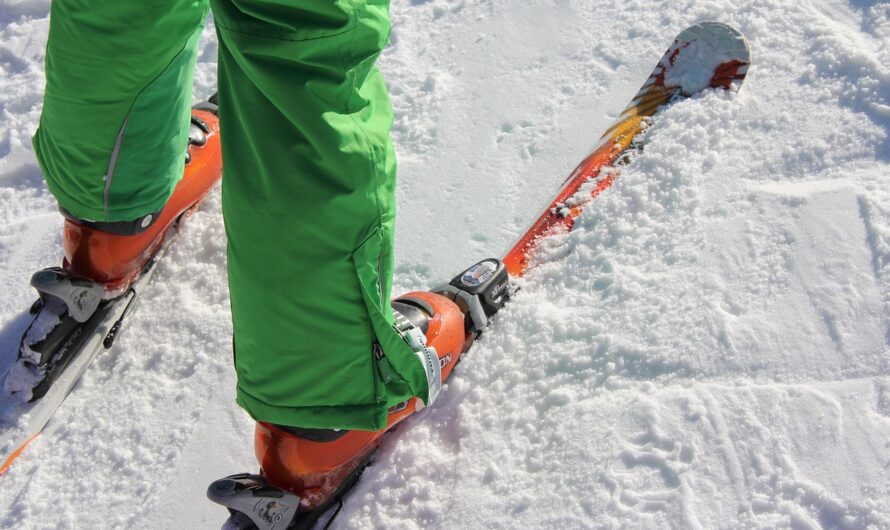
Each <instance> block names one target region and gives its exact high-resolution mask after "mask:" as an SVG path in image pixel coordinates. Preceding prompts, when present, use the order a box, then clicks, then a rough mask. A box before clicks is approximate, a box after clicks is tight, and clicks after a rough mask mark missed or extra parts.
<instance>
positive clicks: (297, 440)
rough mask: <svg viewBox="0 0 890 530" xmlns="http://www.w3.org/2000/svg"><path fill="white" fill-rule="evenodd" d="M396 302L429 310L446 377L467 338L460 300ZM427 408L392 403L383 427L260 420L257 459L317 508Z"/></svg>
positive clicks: (423, 297)
mask: <svg viewBox="0 0 890 530" xmlns="http://www.w3.org/2000/svg"><path fill="white" fill-rule="evenodd" d="M393 305H394V306H395V307H399V306H400V305H401V306H404V305H408V306H409V307H412V308H417V309H418V310H420V311H423V312H424V313H425V316H426V318H427V322H428V324H427V327H426V330H425V335H426V338H427V347H428V348H435V350H436V352H437V354H438V356H439V365H440V366H441V368H442V380H443V381H445V380H446V379H447V378H448V376H449V375H450V374H451V371H452V370H453V369H454V365H455V364H457V362H458V360H459V359H460V355H461V354H462V353H463V347H464V344H465V342H466V330H465V327H464V315H463V313H461V311H460V309H459V308H458V306H457V304H455V303H454V302H453V301H452V300H449V299H448V298H446V297H444V296H442V295H438V294H433V293H428V292H416V293H410V294H407V295H405V296H403V297H401V298H399V299H398V300H396V301H395V302H394V303H393ZM398 320H401V319H398ZM406 320H407V319H406ZM399 325H404V324H403V323H399V324H397V326H399ZM409 325H414V324H413V323H411V324H409ZM403 331H404V330H403ZM422 408H423V403H422V402H421V401H420V400H418V399H417V398H411V399H410V400H408V401H406V402H403V403H400V404H398V405H396V406H394V407H392V408H391V409H390V411H389V416H388V419H387V425H386V429H384V430H380V431H328V430H322V429H293V428H288V427H282V426H275V425H271V424H267V423H262V422H261V423H257V427H256V434H255V438H254V448H255V452H256V457H257V461H259V463H260V466H261V468H262V473H263V474H264V475H265V476H266V477H267V479H268V482H269V484H270V485H273V486H278V487H280V488H283V489H286V490H289V491H292V492H294V493H296V494H297V495H299V496H300V499H301V500H300V509H301V510H304V511H306V510H314V509H316V508H319V507H320V506H322V505H324V504H325V502H326V501H328V500H329V499H330V498H331V497H332V496H333V495H334V493H336V491H337V489H338V488H339V486H340V484H341V483H343V482H344V481H345V480H346V479H347V478H348V477H349V476H350V475H352V474H353V473H354V472H355V471H356V469H357V468H358V467H359V466H360V464H361V463H362V462H364V461H365V460H366V459H367V458H368V457H369V456H370V455H371V453H373V452H374V450H375V449H377V446H378V445H379V443H380V440H381V438H382V436H383V435H384V434H385V433H386V432H387V431H388V430H390V429H392V428H393V427H394V426H395V425H397V424H398V423H399V422H401V421H402V420H404V419H405V418H407V417H408V416H410V415H411V414H412V413H414V412H415V411H417V410H420V409H422Z"/></svg>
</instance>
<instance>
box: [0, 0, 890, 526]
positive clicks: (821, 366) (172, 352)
mask: <svg viewBox="0 0 890 530" xmlns="http://www.w3.org/2000/svg"><path fill="white" fill-rule="evenodd" d="M0 5H2V9H0V69H2V76H0V115H2V125H0V283H2V285H4V296H3V297H0V322H2V323H3V324H0V366H6V365H8V363H9V362H10V360H11V358H13V357H14V356H15V350H16V348H17V346H18V341H19V337H20V336H21V333H22V332H23V331H24V329H25V327H26V326H27V322H28V319H27V309H28V307H29V306H30V304H31V302H32V301H33V297H34V294H33V293H32V291H31V290H30V288H29V287H28V278H29V277H30V274H31V273H32V272H33V271H34V270H35V269H37V268H39V267H43V266H49V265H56V264H57V263H58V260H59V254H60V230H59V228H60V216H59V215H58V214H57V213H56V210H55V204H54V202H53V200H52V197H51V196H50V195H49V193H48V192H47V190H46V188H45V186H44V184H43V183H42V180H41V177H40V172H39V169H38V167H37V164H36V161H35V159H34V154H33V151H32V150H31V147H30V140H29V139H30V136H31V135H32V134H33V132H34V129H35V127H36V124H37V120H38V117H39V111H40V101H41V92H42V84H43V67H42V59H43V46H44V44H45V39H46V32H47V15H48V11H49V2H48V1H31V0H29V1H27V2H25V1H11V0H6V1H4V2H2V3H0ZM393 18H394V22H395V29H394V33H393V37H392V41H393V43H392V46H391V47H390V48H388V49H387V50H386V51H385V53H384V56H383V58H382V59H381V62H380V66H381V68H382V69H383V71H384V73H385V75H386V76H387V79H388V82H389V84H390V87H391V91H392V99H393V104H394V107H395V109H396V124H395V127H394V136H395V141H396V145H397V149H398V151H399V157H400V182H399V187H398V200H399V204H398V205H399V218H398V221H397V222H398V226H397V230H398V233H397V250H396V252H397V255H396V261H397V268H396V277H395V283H396V286H397V290H398V291H404V290H408V289H414V288H423V287H428V286H431V285H434V284H437V283H439V282H441V281H442V280H444V279H446V278H449V277H450V276H451V275H452V274H454V273H455V272H457V271H459V270H461V269H462V268H464V267H465V266H467V265H469V264H471V263H473V262H475V261H476V260H478V259H479V258H483V257H487V256H490V255H498V254H500V253H502V252H503V251H504V250H505V249H506V248H508V246H509V245H510V244H511V243H512V242H513V241H514V239H515V238H516V237H517V236H518V235H519V234H520V233H521V232H522V230H523V229H524V228H525V226H527V225H528V224H529V223H530V222H531V221H532V219H533V218H534V217H535V215H536V214H537V213H538V210H539V209H540V208H541V207H542V206H543V204H545V203H546V202H547V200H548V199H549V196H550V194H551V193H552V191H553V190H555V189H556V188H557V187H558V186H559V184H560V183H561V182H562V180H563V179H564V178H565V176H566V175H568V174H569V172H570V171H571V170H572V169H573V167H574V166H575V164H576V163H577V162H578V161H580V159H581V158H582V157H583V156H584V155H585V154H586V153H587V152H588V150H589V149H590V147H592V146H593V145H594V144H595V143H596V140H597V138H599V136H600V134H601V133H602V132H603V131H604V130H605V129H606V128H607V127H608V126H609V124H610V123H611V122H612V120H613V119H614V118H615V117H616V116H617V114H618V113H620V112H621V110H622V109H623V108H624V106H625V104H626V103H627V102H628V100H629V99H630V98H631V97H632V96H633V94H635V93H636V91H637V89H638V88H639V86H640V84H641V83H642V82H643V81H644V80H645V79H646V77H647V76H648V75H649V72H650V71H651V69H652V66H653V65H654V64H655V62H656V61H657V60H658V58H659V57H660V56H661V54H662V53H663V52H664V50H665V49H666V48H667V47H668V45H670V43H671V42H670V41H671V38H672V37H673V36H674V35H675V34H676V33H677V32H679V31H680V30H682V29H683V28H685V27H686V26H688V25H689V24H691V23H693V22H696V21H699V20H706V19H715V20H720V21H722V22H726V23H728V24H731V25H733V26H736V27H738V28H739V29H740V30H741V31H742V32H743V33H744V34H745V35H746V36H747V37H748V38H749V40H750V41H751V46H752V52H753V57H754V61H755V63H754V66H752V68H751V70H750V73H749V75H748V78H747V81H746V82H745V85H744V87H743V88H742V89H741V90H740V91H739V92H738V93H723V92H707V93H704V94H702V95H699V96H696V97H694V98H692V99H690V100H686V101H682V102H680V103H678V104H676V105H674V106H673V107H671V108H670V109H669V110H668V111H667V112H665V113H663V114H662V115H659V116H658V119H656V120H655V121H654V123H653V125H652V126H651V127H650V128H649V129H648V131H647V133H646V134H648V135H649V143H648V145H647V146H646V149H645V152H644V154H643V156H640V157H638V158H636V159H635V160H634V161H633V163H632V164H631V165H630V166H628V167H627V168H625V169H623V171H622V174H621V175H620V177H619V178H618V179H617V180H616V182H615V184H613V186H612V187H611V188H610V189H609V190H608V191H606V192H605V193H603V194H602V195H600V197H598V198H597V199H596V200H595V201H593V202H591V203H590V204H588V205H587V207H586V209H585V211H584V213H583V214H582V216H581V217H580V218H579V220H578V227H577V229H576V230H575V231H573V232H572V233H570V234H566V235H559V236H556V237H554V238H552V239H551V240H549V241H547V242H546V244H545V245H544V246H543V248H542V249H541V252H540V253H539V254H538V255H537V256H536V257H537V259H538V261H539V262H540V266H539V267H538V268H537V269H536V270H535V271H534V272H533V273H531V274H530V275H529V276H528V277H527V278H526V279H524V280H523V281H522V282H521V286H522V290H521V291H520V294H519V295H518V296H517V297H516V299H515V300H514V301H513V302H512V303H511V304H510V305H509V306H508V307H507V308H506V309H505V310H504V312H503V313H502V314H501V315H500V316H499V317H498V319H497V323H496V326H495V328H494V329H493V330H492V331H491V332H490V333H489V334H488V335H486V336H485V337H484V338H483V339H482V341H481V342H480V343H479V344H478V345H477V346H476V347H475V348H474V349H473V350H472V351H471V352H470V354H469V355H467V357H466V358H465V359H464V361H463V362H462V363H461V365H460V367H459V369H458V370H457V371H456V372H455V374H454V376H453V377H452V378H451V379H450V380H449V382H448V384H447V385H446V387H445V389H444V390H443V393H442V395H441V397H440V399H439V400H438V401H437V403H436V404H435V405H434V406H433V407H431V408H428V409H426V410H424V411H423V412H421V413H420V414H418V416H417V417H416V418H414V419H411V420H409V421H408V424H407V425H406V426H404V427H403V428H400V429H399V430H398V431H397V432H395V433H394V434H392V435H390V436H389V437H388V441H387V442H386V444H385V445H384V447H383V449H382V451H381V452H380V456H379V457H378V459H377V462H376V463H375V465H373V466H372V467H371V468H369V469H368V470H367V471H366V473H365V475H364V477H363V479H362V481H361V483H360V484H359V486H358V487H357V489H356V490H355V491H354V493H353V494H352V495H351V496H350V497H349V498H348V500H347V502H346V505H345V507H344V508H343V511H342V512H341V513H340V515H339V517H338V518H337V520H336V521H335V523H334V524H333V525H332V528H339V529H347V528H381V529H383V528H386V529H416V528H441V529H451V528H461V527H464V528H504V529H506V528H554V527H560V528H665V527H673V528H738V527H745V528H747V527H758V528H763V527H766V528H890V443H888V440H890V355H888V354H890V185H888V184H887V180H886V179H887V177H888V175H890V136H888V135H890V67H888V66H887V65H888V64H890V4H887V3H876V2H867V1H862V0H850V1H849V2H841V1H838V0H812V1H810V2H784V1H779V0H736V1H730V0H708V1H692V0H673V1H671V2H667V1H666V0H626V1H625V2H605V1H603V0H558V1H557V0H552V1H538V0H535V1H532V2H523V3H522V6H521V7H518V4H517V3H516V2H507V1H505V0H425V1H424V0H413V1H410V2H409V1H406V0H394V5H393ZM215 53H216V43H215V40H214V35H213V31H212V30H211V29H210V28H209V27H208V29H207V30H206V31H205V34H204V40H203V42H202V45H201V52H200V54H199V67H198V73H197V76H196V86H195V97H196V98H197V97H204V96H206V95H208V94H209V93H210V92H211V91H212V87H213V85H214V80H215ZM230 332H231V327H230V324H229V309H228V295H227V291H226V276H225V236H224V230H223V226H222V220H221V218H220V200H219V194H218V191H216V192H215V193H214V194H212V195H211V197H210V198H209V200H208V201H207V202H206V203H205V205H204V207H203V208H202V210H201V211H200V212H198V213H197V214H195V215H194V216H193V217H192V218H190V219H189V221H188V223H187V224H186V227H185V231H184V233H183V237H181V238H179V240H178V241H177V242H176V244H175V246H174V248H173V250H172V252H171V253H170V254H169V255H168V256H167V257H166V258H165V259H164V261H163V262H162V263H161V264H160V265H159V269H158V272H157V276H156V278H155V281H154V285H153V287H152V288H151V289H150V291H149V292H147V293H146V296H145V298H144V299H143V301H142V302H141V304H140V307H139V308H138V309H137V310H136V312H135V314H134V316H133V318H132V320H131V322H130V323H129V326H128V327H127V328H125V329H124V330H123V333H122V335H121V337H120V339H119V340H118V341H117V343H116V345H115V348H114V349H113V350H112V351H111V352H110V353H108V354H105V355H102V356H100V357H99V358H97V360H96V362H94V364H93V365H92V366H91V367H90V369H89V370H88V371H87V373H86V375H85V377H84V378H83V380H82V381H81V383H80V385H79V386H78V387H77V388H76V389H75V391H74V392H73V394H72V395H71V396H70V397H69V399H68V400H67V401H66V403H65V404H64V405H63V407H62V408H61V409H60V410H59V412H58V414H57V415H56V417H55V418H54V419H53V421H52V422H51V423H50V424H49V425H48V427H47V429H46V431H45V432H44V434H43V435H41V436H40V437H39V438H38V439H37V440H36V441H35V442H33V443H32V444H31V446H29V448H28V450H27V452H26V454H25V456H24V457H23V458H22V459H21V460H20V461H19V462H17V463H16V464H15V465H14V466H13V468H12V469H11V470H10V471H9V472H8V473H7V474H6V475H4V476H3V477H2V478H0V482H2V487H0V506H2V509H0V526H2V527H3V528H26V529H29V528H145V529H157V528H196V529H198V528H218V527H219V526H220V525H221V524H222V521H223V520H224V519H225V512H224V510H222V509H221V508H219V507H217V506H216V505H213V504H211V503H210V502H209V501H207V500H205V498H204V491H205V489H206V486H207V484H208V483H209V482H210V481H211V480H213V479H215V478H219V477H221V476H223V475H226V474H230V473H235V472H240V471H247V470H255V469H256V463H255V461H254V458H253V456H252V447H251V444H252V423H251V421H250V420H249V418H247V416H246V415H245V414H244V413H243V412H242V411H240V410H239V409H238V408H237V406H236V405H235V404H234V374H233V370H232V367H231V346H230V344H231V339H230Z"/></svg>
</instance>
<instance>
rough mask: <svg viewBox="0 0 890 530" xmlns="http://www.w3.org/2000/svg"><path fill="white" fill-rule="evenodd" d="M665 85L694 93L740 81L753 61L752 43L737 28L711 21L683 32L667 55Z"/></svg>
mask: <svg viewBox="0 0 890 530" xmlns="http://www.w3.org/2000/svg"><path fill="white" fill-rule="evenodd" d="M665 59H666V61H665V60H663V61H662V63H661V66H663V67H664V72H663V76H662V78H661V79H662V80H663V82H664V85H665V86H667V87H671V88H679V89H680V91H681V92H682V93H683V94H684V95H686V96H690V95H692V94H694V93H696V92H699V91H701V90H703V89H705V88H709V87H710V88H723V89H729V88H731V87H732V85H733V83H736V84H740V83H741V82H742V81H744V79H745V76H746V75H747V74H748V67H749V65H750V64H751V46H750V44H749V43H748V39H746V38H745V36H744V35H743V34H742V32H741V31H739V30H737V29H736V28H734V27H732V26H730V25H728V24H724V23H722V22H716V21H713V20H707V21H702V22H698V23H696V24H693V25H691V26H689V27H688V28H686V29H685V30H683V31H681V32H680V34H679V35H677V38H676V39H675V40H674V44H673V46H671V48H670V49H669V50H668V52H667V53H666V54H665Z"/></svg>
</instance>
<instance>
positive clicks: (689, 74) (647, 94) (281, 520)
mask: <svg viewBox="0 0 890 530" xmlns="http://www.w3.org/2000/svg"><path fill="white" fill-rule="evenodd" d="M749 64H750V51H749V47H748V43H747V41H746V40H745V38H744V37H743V36H742V34H741V33H739V32H738V31H737V30H735V29H733V28H731V27H729V26H727V25H725V24H721V23H718V22H701V23H698V24H695V25H693V26H691V27H689V28H688V29H686V30H685V31H683V32H681V33H680V34H679V35H678V36H677V37H676V39H675V40H674V43H673V44H672V45H671V47H670V48H669V49H668V51H667V52H666V53H665V54H664V56H663V57H662V58H661V60H660V61H659V62H658V64H657V65H656V66H655V69H654V70H653V72H652V74H651V75H650V76H649V78H648V79H647V80H646V82H645V83H644V84H643V87H642V88H641V89H640V91H639V92H637V94H636V95H635V96H634V98H633V99H632V100H631V102H630V104H629V105H628V106H627V108H625V109H624V111H623V112H622V113H621V115H620V116H619V117H618V120H617V122H616V123H615V124H614V125H613V126H612V127H610V128H609V129H608V130H607V131H606V133H605V134H604V135H603V136H602V138H601V140H600V142H599V143H598V145H597V147H596V148H595V149H594V150H593V152H592V153H590V154H589V155H588V156H587V157H586V158H585V159H584V160H583V161H582V162H581V163H580V164H579V165H578V167H577V168H576V169H575V170H574V171H573V172H572V173H571V175H569V178H568V179H566V181H565V182H564V183H563V184H562V186H561V187H560V189H559V191H558V193H557V195H556V196H555V197H554V199H553V200H552V201H551V202H550V203H549V205H548V206H547V208H546V209H545V210H544V212H543V213H541V215H540V216H539V217H538V218H537V219H536V221H535V222H534V223H533V224H532V225H531V227H530V228H529V230H528V231H527V232H526V233H525V234H523V236H522V237H520V238H519V241H518V242H517V243H516V244H515V246H513V248H512V249H511V250H510V251H509V252H508V253H507V254H506V256H505V257H504V259H503V263H501V260H496V259H488V260H483V261H480V262H479V263H477V264H475V265H473V266H472V267H470V268H469V269H467V270H466V271H464V272H463V273H461V274H459V275H457V276H456V277H455V279H454V280H452V281H451V283H450V284H448V286H446V287H445V288H439V289H436V290H434V291H433V292H436V293H439V294H446V295H447V294H450V295H453V297H452V296H449V297H450V298H452V299H453V300H454V301H455V302H457V303H458V305H459V306H460V307H461V311H462V312H463V313H464V317H465V319H466V321H467V327H468V328H474V329H480V330H481V329H482V328H484V327H485V326H487V325H488V322H489V320H488V317H489V316H491V314H493V313H494V312H496V311H497V309H499V308H500V307H501V306H502V305H503V303H504V302H505V301H506V298H507V294H505V292H508V291H507V289H506V287H507V286H506V277H507V275H508V274H509V276H512V277H517V276H522V275H524V274H525V273H526V272H527V271H528V270H530V269H531V267H533V265H534V259H533V258H534V251H535V248H536V247H537V245H538V242H539V241H540V240H541V239H542V238H546V237H547V236H548V235H550V234H553V233H555V232H559V231H568V230H571V229H572V227H573V226H574V222H575V218H577V216H578V215H580V213H581V211H582V209H583V207H584V205H585V204H586V203H588V202H590V201H591V200H592V199H593V198H595V197H596V196H597V195H599V194H600V193H602V192H603V191H604V190H606V189H607V188H608V187H609V186H610V185H611V184H612V182H614V180H615V179H616V178H617V176H618V171H617V170H618V169H619V168H620V165H621V163H622V160H624V159H625V157H626V155H628V154H631V152H632V151H633V150H635V149H638V148H639V143H637V142H635V141H634V140H635V139H637V138H638V135H639V134H640V132H642V131H643V130H644V129H645V128H646V127H647V126H648V125H649V124H650V123H651V121H652V119H653V117H655V116H656V114H657V112H658V111H659V109H661V108H662V107H663V106H665V105H668V104H670V103H672V102H673V101H676V100H677V99H680V98H683V97H688V96H691V95H694V94H696V93H698V92H701V91H702V90H705V89H708V88H714V89H723V90H731V89H734V88H737V87H739V86H740V85H741V83H742V82H743V81H744V79H745V75H746V74H747V72H748V65H749ZM505 266H506V267H505ZM505 269H506V270H505ZM479 286H482V287H484V288H481V289H477V288H479ZM468 347H469V345H467V346H466V348H468ZM464 351H466V349H465V350H464ZM293 456H294V455H291V457H293ZM371 457H372V456H369V457H368V459H366V460H363V461H362V462H360V463H359V464H358V465H357V466H356V467H355V468H354V469H353V471H352V472H351V474H350V475H349V476H348V477H347V478H346V479H345V480H344V481H343V482H342V484H341V487H340V488H339V489H338V491H337V492H336V493H335V494H334V495H333V497H332V498H331V499H330V500H328V501H327V502H326V503H324V504H323V505H321V506H319V507H318V508H315V509H305V510H303V509H301V504H303V503H302V502H301V501H303V500H304V499H302V498H301V496H300V495H299V494H298V492H297V491H296V488H293V487H288V489H289V490H292V491H288V490H286V489H282V488H279V487H276V485H270V484H268V481H267V478H266V476H264V475H262V474H261V475H253V474H240V475H232V476H229V477H226V478H224V479H220V480H217V481H215V482H214V483H213V484H211V485H210V488H209V489H208V492H207V495H208V497H209V498H210V499H211V500H213V501H214V502H216V503H219V504H221V505H223V506H225V507H227V508H228V509H229V511H230V512H231V517H230V518H229V520H228V521H227V522H226V525H225V526H224V528H226V529H227V530H235V529H237V530H284V529H289V530H298V529H301V530H306V529H309V528H312V527H313V526H315V525H316V523H317V522H318V521H319V518H320V517H321V516H323V515H324V513H325V512H327V511H329V510H330V511H333V515H329V516H328V524H330V522H331V521H332V520H333V518H334V517H336V514H337V512H338V511H339V508H336V509H335V508H332V507H333V506H334V505H339V506H342V497H343V496H344V495H345V494H346V493H347V492H348V490H349V489H350V488H351V487H352V485H354V484H355V482H357V480H358V478H359V476H360V475H361V473H362V471H363V469H364V468H365V466H366V465H367V463H368V461H369V459H370V458H371ZM284 486H287V485H284Z"/></svg>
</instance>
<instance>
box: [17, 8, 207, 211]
mask: <svg viewBox="0 0 890 530" xmlns="http://www.w3.org/2000/svg"><path fill="white" fill-rule="evenodd" d="M207 9H208V4H207V0H150V1H149V0H145V1H136V2H128V1H123V2H122V1H120V0H53V2H52V5H51V11H50V29H49V41H48V43H47V48H46V90H45V93H44V99H43V113H42V115H41V117H40V126H39V128H38V130H37V134H36V135H35V136H34V150H35V152H36V154H37V159H38V161H39V162H40V165H41V168H42V170H43V175H44V178H45V180H46V183H47V186H48V187H49V189H50V191H51V192H52V193H53V195H54V196H55V197H56V199H57V200H58V201H59V205H60V206H61V207H62V208H64V209H65V210H67V211H68V212H70V213H71V214H72V215H74V216H75V217H77V218H79V219H84V220H90V221H102V222H107V221H130V220H133V219H136V218H138V217H140V216H142V215H145V214H147V213H152V212H157V211H159V210H160V209H161V208H162V207H163V205H164V203H165V202H166V201H167V199H168V198H169V196H170V193H172V191H173V188H174V187H175V186H176V183H177V182H178V181H179V179H180V178H181V177H182V167H183V157H184V149H185V147H184V146H185V145H186V141H187V138H188V123H189V116H190V111H189V107H190V105H191V90H192V77H193V72H194V64H195V54H196V50H197V45H198V37H199V36H200V33H201V28H202V27H203V24H204V19H205V18H206V16H207Z"/></svg>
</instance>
